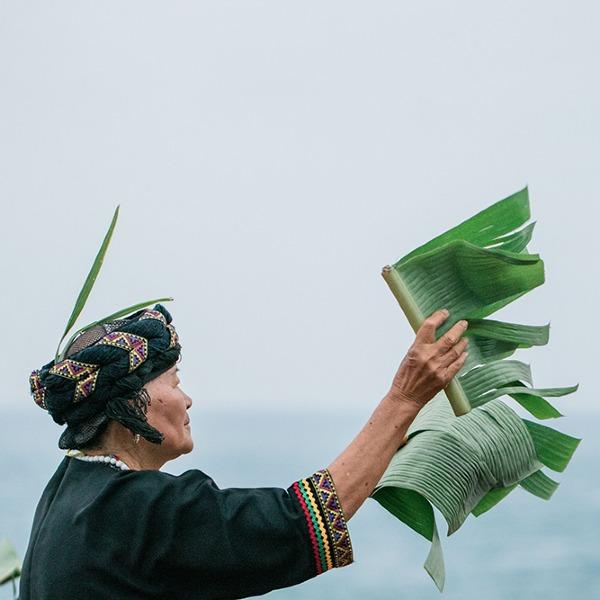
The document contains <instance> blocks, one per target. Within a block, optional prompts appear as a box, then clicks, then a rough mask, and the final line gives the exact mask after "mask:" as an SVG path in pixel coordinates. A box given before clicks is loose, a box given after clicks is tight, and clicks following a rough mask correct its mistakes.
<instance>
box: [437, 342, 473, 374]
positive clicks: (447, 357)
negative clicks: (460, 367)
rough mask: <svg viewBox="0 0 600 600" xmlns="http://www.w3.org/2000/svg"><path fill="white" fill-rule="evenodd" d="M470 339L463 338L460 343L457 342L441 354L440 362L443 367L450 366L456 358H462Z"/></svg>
mask: <svg viewBox="0 0 600 600" xmlns="http://www.w3.org/2000/svg"><path fill="white" fill-rule="evenodd" d="M468 343H469V341H468V339H467V338H466V337H463V338H461V340H460V341H459V342H458V344H455V345H454V346H453V347H452V348H450V350H448V352H446V354H444V355H443V356H441V357H440V358H439V359H438V360H439V364H440V366H442V367H448V366H449V365H451V364H452V363H453V362H454V361H455V360H457V359H459V358H460V355H461V354H462V353H463V352H464V351H465V350H466V349H467V345H468Z"/></svg>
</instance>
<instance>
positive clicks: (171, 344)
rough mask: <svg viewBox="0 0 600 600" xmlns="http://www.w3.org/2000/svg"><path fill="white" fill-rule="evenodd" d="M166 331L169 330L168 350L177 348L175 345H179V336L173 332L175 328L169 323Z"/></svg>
mask: <svg viewBox="0 0 600 600" xmlns="http://www.w3.org/2000/svg"><path fill="white" fill-rule="evenodd" d="M167 329H168V330H169V333H170V335H171V339H170V340H169V346H168V348H175V346H177V344H178V343H179V336H178V335H177V332H176V331H175V327H173V325H171V324H170V323H169V324H168V325H167Z"/></svg>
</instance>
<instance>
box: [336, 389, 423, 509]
mask: <svg viewBox="0 0 600 600" xmlns="http://www.w3.org/2000/svg"><path fill="white" fill-rule="evenodd" d="M418 410H419V407H418V406H417V405H415V404H414V403H409V402H406V401H404V400H403V399H401V398H398V397H396V396H394V394H393V393H392V392H390V393H388V394H387V395H386V396H385V397H384V398H383V400H382V401H381V402H380V403H379V405H378V406H377V408H376V409H375V410H374V411H373V414H372V415H371V417H370V418H369V420H368V421H367V423H366V424H365V426H364V427H363V428H362V429H361V430H360V432H359V433H358V435H357V436H356V437H355V438H354V439H353V440H352V442H350V444H349V445H348V447H347V448H346V449H345V450H344V451H343V452H342V453H341V454H340V455H339V456H338V457H337V458H336V459H335V460H334V461H333V462H332V463H331V464H330V465H329V467H328V469H329V472H330V473H331V477H332V479H333V481H334V484H335V488H336V491H337V495H338V499H339V501H340V503H341V505H342V510H343V511H344V515H345V516H346V519H350V518H351V517H352V516H353V515H354V513H355V512H356V511H357V510H358V509H359V507H360V506H361V504H362V503H363V502H364V501H365V500H366V499H367V498H368V497H369V495H370V494H371V492H372V491H373V489H374V488H375V485H376V484H377V482H378V481H379V480H380V479H381V476H382V475H383V472H384V471H385V469H386V468H387V466H388V464H389V463H390V460H391V459H392V456H393V455H394V453H395V452H396V451H397V450H398V448H399V447H400V445H401V444H402V440H403V439H404V436H405V435H406V430H407V429H408V427H409V426H410V424H411V423H412V421H413V420H414V418H415V417H416V415H417V412H418Z"/></svg>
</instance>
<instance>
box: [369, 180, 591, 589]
mask: <svg viewBox="0 0 600 600" xmlns="http://www.w3.org/2000/svg"><path fill="white" fill-rule="evenodd" d="M529 218H530V209H529V197H528V191H527V188H525V189H523V190H521V191H520V192H517V193H516V194H514V195H512V196H509V197H508V198H505V199H504V200H501V201H499V202H497V203H495V204H493V205H492V206H490V207H489V208H487V209H485V210H483V211H481V212H480V213H478V214H476V215H475V216H473V217H472V218H470V219H468V220H466V221H464V222H463V223H461V224H460V225H458V226H456V227H454V228H452V229H450V230H449V231H447V232H445V233H443V234H441V235H439V236H437V237H436V238H434V239H433V240H431V241H429V242H427V243H426V244H424V245H422V246H420V247H419V248H417V249H415V250H413V251H412V252H410V253H409V254H407V255H406V256H404V257H403V258H402V259H400V260H399V261H398V262H397V263H395V264H394V265H392V266H391V267H385V268H384V271H383V276H384V279H385V280H386V282H387V283H388V285H389V286H390V289H391V290H392V292H393V293H394V296H395V297H396V299H397V300H398V302H399V304H400V306H401V307H402V309H403V311H404V313H405V315H406V317H407V318H408V320H409V322H410V324H411V326H412V327H413V329H414V330H415V331H416V330H417V329H418V328H419V327H420V325H421V323H422V322H423V320H424V319H425V318H426V317H427V316H428V315H430V314H431V313H433V312H434V311H435V310H437V309H440V308H447V309H448V310H449V311H450V317H449V318H448V320H447V321H446V322H445V323H444V325H443V326H442V327H440V328H439V329H438V332H437V335H438V337H440V336H441V335H443V334H444V333H445V332H446V331H447V330H448V329H450V327H452V326H453V325H454V324H455V323H456V322H457V321H459V320H461V319H466V320H467V321H468V323H469V327H468V329H467V331H466V334H465V335H467V336H468V337H469V357H468V359H467V361H466V362H465V364H464V365H463V367H462V369H461V370H460V371H459V373H458V375H457V376H456V377H455V378H454V380H453V381H452V382H451V385H449V386H448V387H447V388H446V389H445V390H444V391H445V394H444V393H443V392H441V393H440V394H438V395H437V396H436V397H435V398H433V399H432V400H431V401H430V402H429V403H427V404H426V405H425V407H424V408H423V409H422V410H421V411H420V413H419V414H418V416H417V418H416V419H415V421H414V422H413V423H412V425H411V427H410V429H409V431H408V443H407V444H405V445H404V446H403V447H402V448H401V449H400V450H399V451H398V452H397V453H396V454H395V455H394V457H393V459H392V461H391V462H390V464H389V466H388V468H387V469H386V471H385V473H384V474H383V476H382V478H381V480H380V481H379V482H378V484H377V486H376V487H375V489H374V491H373V493H372V495H371V496H372V497H373V498H374V499H375V500H377V502H379V503H380V504H381V505H382V506H383V507H385V508H386V509H387V510H388V511H390V512H391V513H392V514H393V515H395V516H396V517H397V518H398V519H400V520H401V521H403V522H404V523H406V524H407V525H408V526H409V527H411V528H412V529H414V530H415V531H416V532H418V533H420V534H421V535H423V536H424V537H426V538H427V539H428V540H430V541H431V542H432V544H431V550H430V552H429V555H428V557H427V560H426V561H425V565H424V567H425V569H426V571H427V572H428V573H429V574H430V575H431V577H432V578H433V580H434V582H435V584H436V585H437V587H438V588H439V589H440V591H441V590H442V589H443V586H444V580H445V570H444V561H443V554H442V549H441V545H440V540H439V537H438V532H437V527H436V523H435V517H434V512H433V507H435V508H437V509H438V510H439V511H440V512H441V513H442V515H443V517H444V519H445V520H446V522H447V523H448V535H450V534H452V533H454V532H455V531H456V530H457V529H458V528H459V527H460V526H461V525H462V523H463V522H464V521H465V519H466V518H467V517H468V515H469V514H473V515H474V516H479V515H481V514H483V513H484V512H486V511H488V510H489V509H490V508H492V507H493V506H495V505H496V504H497V503H498V502H500V501H501V500H502V499H503V498H505V497H506V496H507V495H508V494H509V493H510V492H511V491H512V490H513V489H515V487H517V486H520V487H522V488H523V489H525V490H526V491H528V492H530V493H531V494H534V495H535V496H538V497H539V498H543V499H545V500H548V499H549V498H550V497H551V496H552V494H553V493H554V491H555V490H556V488H557V487H558V483H557V482H556V481H554V480H553V479H551V478H550V477H548V476H547V475H546V474H545V473H544V472H543V470H542V467H544V466H545V467H548V468H549V469H552V470H554V471H561V472H562V471H564V469H565V468H566V466H567V464H568V463H569V460H570V459H571V457H572V455H573V453H574V451H575V449H576V448H577V445H578V444H579V442H580V440H579V439H577V438H574V437H571V436H568V435H566V434H564V433H560V432H558V431H556V430H554V429H552V428H550V427H547V426H545V425H542V424H540V423H536V422H534V421H531V420H528V419H523V418H521V417H520V416H519V415H518V414H517V413H516V412H515V411H514V410H513V409H512V408H510V407H509V406H508V405H507V404H505V403H504V402H503V401H502V400H500V397H501V396H509V397H511V398H513V399H514V400H515V401H516V402H518V403H519V404H520V405H521V406H522V407H523V408H524V409H525V410H526V411H528V412H529V413H530V414H531V415H533V416H534V417H536V418H537V419H540V420H545V419H553V418H556V417H561V416H562V415H561V413H560V412H558V410H556V408H555V407H554V406H552V404H550V402H549V401H548V400H547V398H551V397H558V396H564V395H566V394H570V393H572V392H574V391H576V390H577V387H578V386H577V385H575V386H571V387H562V388H547V389H539V388H535V387H533V382H532V377H531V369H530V367H529V365H528V364H525V363H523V362H521V361H518V360H507V358H508V357H509V356H511V355H512V354H514V353H515V351H516V350H517V349H519V348H530V347H532V346H535V345H544V344H546V343H548V337H549V329H550V325H549V324H547V325H542V326H531V325H519V324H515V323H506V322H502V321H494V320H491V319H486V318H485V317H487V316H489V315H491V314H492V313H494V312H496V311H498V310H500V309H501V308H502V307H504V306H506V305H507V304H509V303H510V302H512V301H514V300H516V299H517V298H519V297H520V296H522V295H523V294H526V293H527V292H529V291H530V290H532V289H534V288H535V287H537V286H539V285H541V284H542V283H544V264H543V262H542V260H541V259H540V257H539V255H538V254H530V253H529V252H528V250H527V245H528V244H529V242H530V240H531V235H532V232H533V228H534V225H535V223H531V224H529V225H525V226H523V225H524V224H525V223H526V222H527V221H528V220H529Z"/></svg>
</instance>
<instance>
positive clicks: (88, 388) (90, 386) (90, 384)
mask: <svg viewBox="0 0 600 600" xmlns="http://www.w3.org/2000/svg"><path fill="white" fill-rule="evenodd" d="M99 368H100V366H99V365H91V364H88V363H83V362H79V361H77V360H71V359H70V358H66V359H65V360H61V361H60V362H59V363H57V364H55V365H54V366H53V367H52V368H51V369H50V371H49V373H50V374H51V375H59V376H60V377H65V378H67V379H74V380H75V381H77V385H76V386H75V396H74V398H73V401H74V402H79V400H81V399H82V398H87V397H88V396H89V395H90V394H92V393H93V392H94V389H95V388H96V380H97V379H98V369H99Z"/></svg>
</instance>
